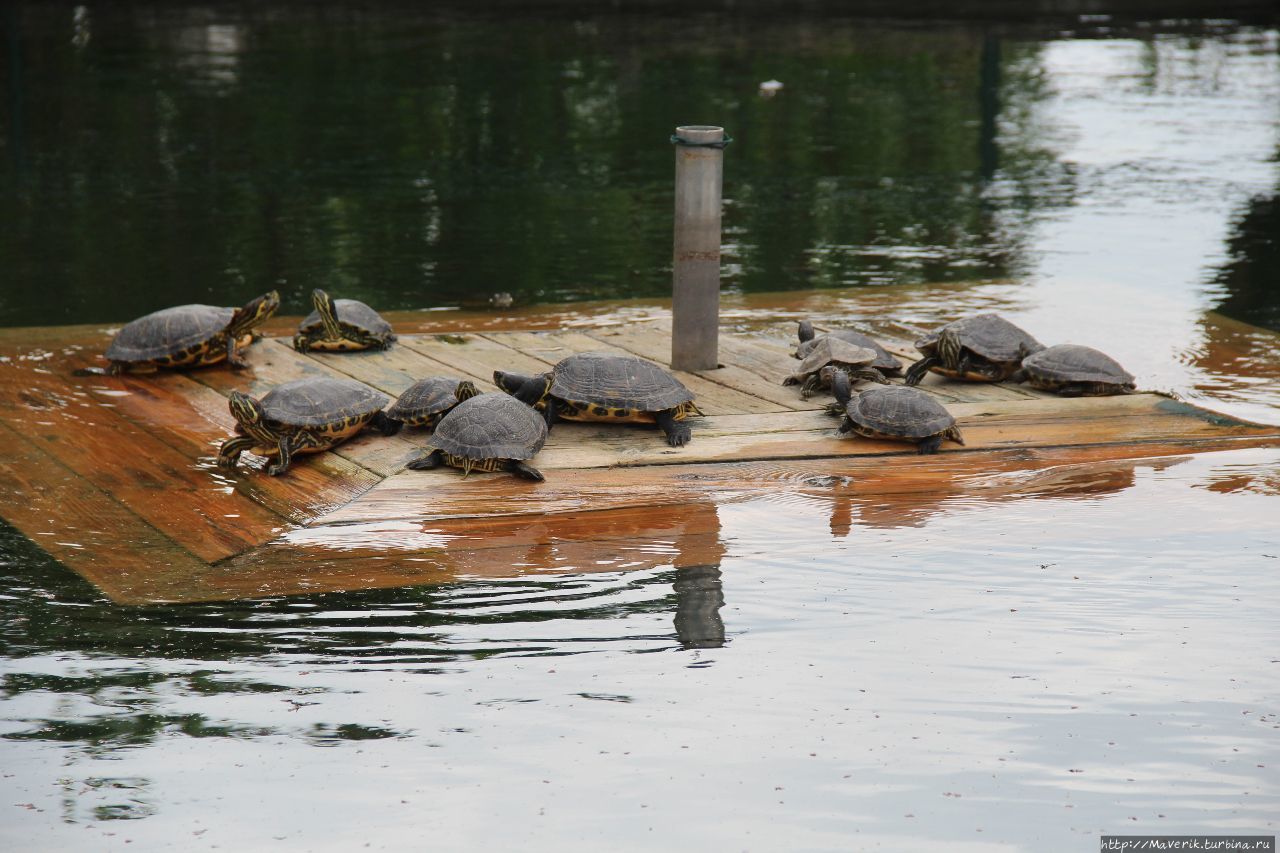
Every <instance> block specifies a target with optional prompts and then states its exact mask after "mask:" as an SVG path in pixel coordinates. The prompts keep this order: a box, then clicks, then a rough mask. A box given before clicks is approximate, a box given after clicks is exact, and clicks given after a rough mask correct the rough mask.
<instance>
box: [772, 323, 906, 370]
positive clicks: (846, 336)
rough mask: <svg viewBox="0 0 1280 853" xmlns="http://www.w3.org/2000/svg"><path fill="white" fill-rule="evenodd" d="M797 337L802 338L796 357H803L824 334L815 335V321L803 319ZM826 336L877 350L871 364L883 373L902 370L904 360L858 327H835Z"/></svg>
mask: <svg viewBox="0 0 1280 853" xmlns="http://www.w3.org/2000/svg"><path fill="white" fill-rule="evenodd" d="M796 337H797V338H799V339H800V343H799V344H798V345H797V346H796V351H795V353H794V355H795V357H796V358H800V359H802V358H804V357H805V356H807V355H808V354H809V353H811V352H813V348H814V347H815V346H817V343H818V341H820V340H822V337H824V336H819V337H815V336H814V331H813V323H811V322H809V321H808V320H801V321H800V325H799V328H797V329H796ZM825 337H832V338H839V339H840V340H842V341H848V342H849V343H851V344H853V345H854V346H860V347H866V348H867V349H873V350H875V351H876V360H875V361H873V362H872V363H871V366H872V367H874V368H875V369H876V370H878V371H880V372H881V373H883V374H897V373H900V372H901V371H902V362H900V361H898V359H897V358H895V357H894V355H893V353H891V352H889V351H888V350H887V349H885V348H884V347H882V346H880V344H879V343H878V342H877V341H876V340H875V339H874V338H870V337H868V336H867V335H864V334H862V332H859V331H857V330H856V329H833V330H832V331H830V332H827V333H826V335H825Z"/></svg>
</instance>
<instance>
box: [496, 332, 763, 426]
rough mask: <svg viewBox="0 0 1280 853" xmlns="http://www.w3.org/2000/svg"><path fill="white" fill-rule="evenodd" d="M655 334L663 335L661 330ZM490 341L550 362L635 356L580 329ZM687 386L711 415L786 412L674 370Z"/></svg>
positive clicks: (506, 335)
mask: <svg viewBox="0 0 1280 853" xmlns="http://www.w3.org/2000/svg"><path fill="white" fill-rule="evenodd" d="M654 334H661V333H660V332H659V331H658V330H655V331H654ZM486 337H488V338H489V339H490V340H494V341H497V342H499V343H502V344H506V345H507V346H509V347H511V348H513V349H518V350H520V351H521V352H523V353H526V354H528V355H531V356H533V357H535V358H538V359H540V360H543V361H545V362H547V363H548V365H551V364H555V363H556V362H557V361H559V360H560V359H562V358H565V357H567V356H570V355H573V354H575V353H581V352H612V353H616V354H619V355H624V354H625V355H633V353H631V352H629V351H628V350H625V349H623V348H622V347H619V346H615V345H613V344H611V343H607V342H605V341H602V340H600V339H599V338H594V337H591V336H590V335H587V334H584V333H583V332H579V331H568V332H497V333H490V334H488V335H486ZM673 373H674V374H675V375H676V377H677V378H678V379H679V380H680V381H681V382H683V383H684V385H685V387H686V388H688V389H689V390H690V391H692V392H693V394H694V396H695V397H696V399H697V403H698V407H699V408H700V409H702V411H704V412H706V413H707V414H708V415H727V414H738V413H743V412H776V411H785V409H783V407H781V406H779V405H778V404H777V403H773V402H771V401H769V400H766V399H763V398H761V397H756V396H753V395H751V394H746V393H743V392H742V391H738V390H736V389H734V388H729V387H727V386H725V385H721V384H719V383H716V382H711V381H709V380H707V379H703V378H702V377H701V376H698V375H697V374H693V373H683V372H681V371H673Z"/></svg>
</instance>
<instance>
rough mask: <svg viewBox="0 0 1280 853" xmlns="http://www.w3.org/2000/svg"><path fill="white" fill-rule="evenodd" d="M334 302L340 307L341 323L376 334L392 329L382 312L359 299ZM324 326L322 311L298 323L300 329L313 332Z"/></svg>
mask: <svg viewBox="0 0 1280 853" xmlns="http://www.w3.org/2000/svg"><path fill="white" fill-rule="evenodd" d="M333 304H334V305H336V306H337V308H338V322H339V323H346V324H347V325H349V326H355V327H357V328H360V329H363V330H364V331H366V332H370V333H372V334H375V335H385V334H388V333H389V332H390V331H391V324H390V323H388V322H387V321H386V320H384V319H382V315H381V314H379V313H378V312H377V311H374V310H373V309H372V308H370V307H369V306H368V305H365V304H364V303H363V302H361V301H360V300H358V299H335V300H333ZM323 326H324V323H323V322H322V321H321V320H320V312H319V311H312V312H311V313H310V314H308V315H307V316H306V317H305V318H304V319H303V321H302V322H301V323H300V324H299V325H298V331H299V332H312V331H316V330H318V329H320V328H321V327H323Z"/></svg>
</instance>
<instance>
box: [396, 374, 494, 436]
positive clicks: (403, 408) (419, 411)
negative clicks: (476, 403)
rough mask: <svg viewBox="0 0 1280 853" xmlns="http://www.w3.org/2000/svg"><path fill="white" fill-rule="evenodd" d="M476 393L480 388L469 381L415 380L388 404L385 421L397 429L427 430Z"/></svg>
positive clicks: (441, 377)
mask: <svg viewBox="0 0 1280 853" xmlns="http://www.w3.org/2000/svg"><path fill="white" fill-rule="evenodd" d="M479 393H480V389H478V388H476V386H475V385H473V384H472V383H471V380H469V379H462V380H458V379H449V378H448V377H445V376H430V377H428V378H426V379H419V380H418V381H417V382H415V383H413V384H412V385H410V386H409V387H408V388H406V389H405V390H404V393H403V394H401V395H400V396H399V397H398V398H397V399H396V401H395V402H394V403H392V404H391V408H389V409H387V420H389V421H391V422H392V423H394V424H395V428H396V429H397V430H398V429H400V427H401V426H411V427H426V428H428V429H430V428H432V427H434V426H435V425H436V424H437V423H439V422H440V419H441V418H442V417H444V416H445V414H446V413H448V411H449V410H450V409H452V408H453V407H454V406H456V405H458V404H459V403H461V402H462V401H463V400H467V399H470V398H471V397H474V396H476V395H477V394H479Z"/></svg>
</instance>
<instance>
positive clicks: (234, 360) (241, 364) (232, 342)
mask: <svg viewBox="0 0 1280 853" xmlns="http://www.w3.org/2000/svg"><path fill="white" fill-rule="evenodd" d="M238 343H239V341H238V339H237V338H236V336H235V335H227V364H228V365H230V366H231V369H232V370H244V369H245V368H246V367H248V366H249V362H247V361H245V360H244V359H243V358H241V357H240V356H239V354H237V353H236V346H237V344H238Z"/></svg>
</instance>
